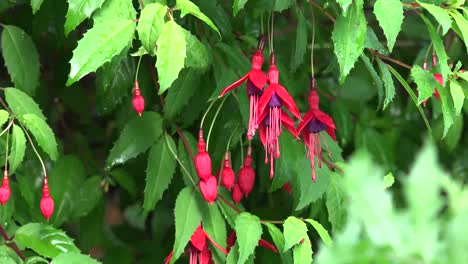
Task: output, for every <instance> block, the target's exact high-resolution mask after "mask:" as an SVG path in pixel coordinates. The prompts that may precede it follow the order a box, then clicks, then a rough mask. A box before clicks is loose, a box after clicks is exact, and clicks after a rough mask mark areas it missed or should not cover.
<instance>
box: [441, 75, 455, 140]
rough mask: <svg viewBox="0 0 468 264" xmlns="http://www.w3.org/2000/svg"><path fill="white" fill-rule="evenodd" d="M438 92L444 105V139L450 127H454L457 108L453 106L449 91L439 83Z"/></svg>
mask: <svg viewBox="0 0 468 264" xmlns="http://www.w3.org/2000/svg"><path fill="white" fill-rule="evenodd" d="M436 87H437V91H439V95H440V102H441V105H442V117H443V118H444V132H443V135H442V138H444V137H445V136H446V135H447V133H448V131H449V129H450V127H451V126H452V125H453V122H454V119H455V108H454V106H453V100H452V97H451V96H450V94H449V90H448V89H445V88H443V87H442V86H441V85H440V84H439V83H437V86H436Z"/></svg>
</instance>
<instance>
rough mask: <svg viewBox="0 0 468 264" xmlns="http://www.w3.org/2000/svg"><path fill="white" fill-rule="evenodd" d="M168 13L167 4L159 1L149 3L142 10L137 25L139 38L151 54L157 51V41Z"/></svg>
mask: <svg viewBox="0 0 468 264" xmlns="http://www.w3.org/2000/svg"><path fill="white" fill-rule="evenodd" d="M166 13H167V6H164V5H161V4H159V3H153V4H148V5H146V6H145V8H144V9H143V10H142V11H141V15H140V18H139V20H138V26H137V31H138V38H139V39H140V41H141V44H143V47H145V49H146V50H147V51H148V52H149V53H150V54H151V55H154V54H155V53H156V52H155V48H156V42H157V41H158V38H159V36H160V35H161V31H162V28H163V25H164V23H165V22H164V18H165V16H166Z"/></svg>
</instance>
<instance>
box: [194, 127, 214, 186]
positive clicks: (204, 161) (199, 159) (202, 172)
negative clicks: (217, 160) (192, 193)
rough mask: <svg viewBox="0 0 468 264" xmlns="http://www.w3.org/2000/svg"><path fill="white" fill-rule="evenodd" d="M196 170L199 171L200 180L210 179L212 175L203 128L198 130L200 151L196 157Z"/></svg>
mask: <svg viewBox="0 0 468 264" xmlns="http://www.w3.org/2000/svg"><path fill="white" fill-rule="evenodd" d="M195 170H196V171H197V174H198V177H199V178H200V180H204V181H206V180H208V179H209V178H210V177H211V176H212V175H211V158H210V154H208V152H206V144H205V140H204V139H203V130H202V129H201V128H200V131H199V132H198V153H197V156H196V157H195Z"/></svg>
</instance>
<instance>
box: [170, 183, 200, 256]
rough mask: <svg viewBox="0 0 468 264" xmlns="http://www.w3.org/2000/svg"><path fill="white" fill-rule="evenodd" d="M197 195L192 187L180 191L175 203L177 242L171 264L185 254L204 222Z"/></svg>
mask: <svg viewBox="0 0 468 264" xmlns="http://www.w3.org/2000/svg"><path fill="white" fill-rule="evenodd" d="M196 195H197V193H196V192H195V190H194V189H193V188H191V187H186V188H184V189H183V190H182V191H180V193H179V195H178V196H177V200H176V203H175V209H174V216H175V230H176V233H175V242H174V247H173V248H174V254H173V256H172V260H171V264H172V263H174V262H175V261H176V260H177V259H178V258H179V257H180V255H182V253H183V252H184V248H185V246H186V245H187V243H188V242H189V240H190V238H191V237H192V235H193V233H194V232H195V230H196V229H197V227H198V225H200V222H201V220H202V212H201V209H200V208H199V206H198V204H197V197H196Z"/></svg>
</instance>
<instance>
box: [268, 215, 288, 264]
mask: <svg viewBox="0 0 468 264" xmlns="http://www.w3.org/2000/svg"><path fill="white" fill-rule="evenodd" d="M265 226H266V227H267V228H268V232H270V236H271V238H272V239H273V242H274V243H275V245H276V248H277V249H278V252H279V254H280V256H281V260H282V261H283V263H284V264H290V263H292V262H293V260H292V257H291V255H290V253H289V252H283V250H281V249H283V248H284V236H283V233H281V230H280V229H279V228H277V227H276V226H275V225H274V224H271V223H265Z"/></svg>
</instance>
